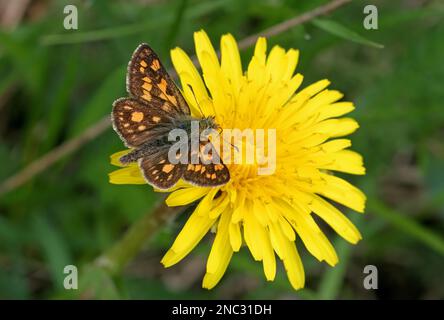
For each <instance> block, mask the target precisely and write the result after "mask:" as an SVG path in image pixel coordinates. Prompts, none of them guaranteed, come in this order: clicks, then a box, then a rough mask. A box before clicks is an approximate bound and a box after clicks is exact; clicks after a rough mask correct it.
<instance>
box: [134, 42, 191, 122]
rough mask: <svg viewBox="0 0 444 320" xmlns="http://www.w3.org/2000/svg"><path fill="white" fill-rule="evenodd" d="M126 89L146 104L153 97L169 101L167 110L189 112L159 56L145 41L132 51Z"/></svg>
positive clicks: (180, 112) (181, 112)
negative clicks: (169, 107) (169, 108)
mask: <svg viewBox="0 0 444 320" xmlns="http://www.w3.org/2000/svg"><path fill="white" fill-rule="evenodd" d="M127 91H128V92H129V93H130V94H131V95H132V96H134V97H137V98H139V99H143V100H145V101H146V102H147V103H148V104H150V102H151V101H152V98H153V97H158V98H161V99H163V100H166V101H168V102H170V106H172V108H171V110H169V112H171V113H176V114H177V113H179V114H188V115H189V114H190V108H189V107H188V104H187V103H186V101H185V99H184V98H183V96H182V93H181V92H180V90H179V89H178V88H177V86H176V84H175V83H174V82H173V80H171V78H170V76H169V75H168V73H167V72H166V70H165V68H164V67H163V65H162V63H161V62H160V59H159V57H158V56H157V55H156V53H155V52H154V51H153V50H152V49H151V48H150V47H149V46H148V45H147V44H145V43H143V44H141V45H139V46H138V47H137V49H136V50H135V51H134V53H133V56H132V58H131V60H130V62H129V64H128V73H127Z"/></svg>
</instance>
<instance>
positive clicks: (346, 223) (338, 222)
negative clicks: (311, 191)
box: [310, 195, 362, 244]
mask: <svg viewBox="0 0 444 320" xmlns="http://www.w3.org/2000/svg"><path fill="white" fill-rule="evenodd" d="M310 207H311V208H312V210H313V212H315V213H316V214H317V215H318V216H319V217H321V218H322V219H323V220H324V221H325V222H327V223H328V224H329V225H330V226H331V227H332V228H333V230H335V231H336V232H337V233H338V234H339V235H340V236H341V237H343V238H344V239H345V240H347V241H348V242H351V243H353V244H355V243H357V242H358V241H359V240H361V239H362V236H361V234H360V232H359V230H358V229H356V227H355V226H354V225H353V223H352V222H351V221H350V220H349V219H347V217H346V216H344V215H343V214H342V213H341V212H340V211H339V210H338V209H336V208H335V207H334V206H332V205H331V204H330V203H328V202H327V201H325V200H324V199H322V198H321V197H319V196H316V195H315V196H313V202H312V203H311V204H310Z"/></svg>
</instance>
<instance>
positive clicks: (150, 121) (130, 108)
mask: <svg viewBox="0 0 444 320" xmlns="http://www.w3.org/2000/svg"><path fill="white" fill-rule="evenodd" d="M150 103H151V105H150V106H148V105H147V104H146V103H145V102H143V101H139V100H137V99H133V98H120V99H118V100H116V101H115V102H114V104H113V111H112V114H111V116H112V117H111V118H112V123H113V127H114V129H115V130H116V132H117V133H118V134H119V135H120V137H121V138H122V140H123V142H125V144H126V145H127V146H128V147H137V146H140V145H142V144H143V143H144V142H146V141H147V140H149V139H152V138H156V137H154V135H155V134H156V132H158V131H156V130H152V129H153V128H154V127H156V126H158V125H159V124H163V125H165V124H168V123H171V118H170V116H169V115H168V113H167V112H166V111H165V109H167V107H168V108H170V107H171V104H170V103H169V102H168V101H164V100H161V99H159V98H153V99H152V101H151V102H150Z"/></svg>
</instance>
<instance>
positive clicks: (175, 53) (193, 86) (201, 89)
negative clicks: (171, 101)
mask: <svg viewBox="0 0 444 320" xmlns="http://www.w3.org/2000/svg"><path fill="white" fill-rule="evenodd" d="M171 60H172V62H173V65H174V68H175V69H176V72H177V74H178V75H179V78H180V82H181V84H182V90H183V94H184V97H185V99H186V100H187V102H188V104H189V106H190V108H191V109H192V110H191V111H192V112H191V113H192V114H193V115H196V116H197V115H200V116H202V115H201V112H200V111H199V108H198V105H199V104H200V103H201V101H206V100H209V97H208V92H207V89H206V88H205V84H204V82H203V80H202V77H201V76H200V74H199V72H198V71H197V69H196V67H195V66H194V64H193V62H192V61H191V59H190V57H189V56H188V55H187V54H186V53H185V52H184V51H183V50H182V49H180V48H175V49H173V50H171Z"/></svg>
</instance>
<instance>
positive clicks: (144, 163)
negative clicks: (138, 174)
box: [139, 152, 186, 189]
mask: <svg viewBox="0 0 444 320" xmlns="http://www.w3.org/2000/svg"><path fill="white" fill-rule="evenodd" d="M139 166H140V169H141V170H142V173H143V176H144V177H145V180H146V181H147V182H148V183H149V184H151V185H152V186H154V187H156V188H158V189H169V188H171V187H172V186H174V185H175V184H176V183H177V181H179V179H180V178H181V177H182V176H183V173H184V171H185V168H186V165H184V164H181V163H178V164H172V163H170V162H169V161H168V153H167V152H166V153H165V154H163V155H161V156H160V157H144V158H142V159H140V160H139Z"/></svg>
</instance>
